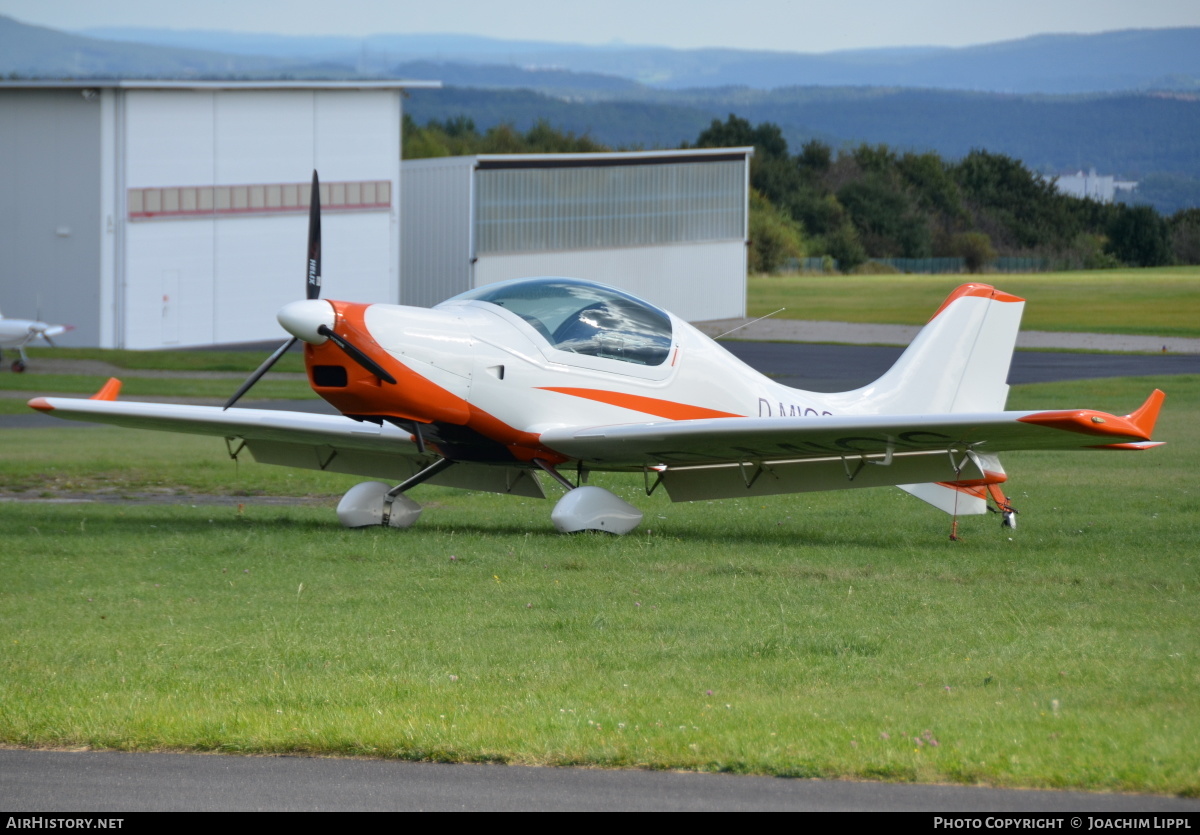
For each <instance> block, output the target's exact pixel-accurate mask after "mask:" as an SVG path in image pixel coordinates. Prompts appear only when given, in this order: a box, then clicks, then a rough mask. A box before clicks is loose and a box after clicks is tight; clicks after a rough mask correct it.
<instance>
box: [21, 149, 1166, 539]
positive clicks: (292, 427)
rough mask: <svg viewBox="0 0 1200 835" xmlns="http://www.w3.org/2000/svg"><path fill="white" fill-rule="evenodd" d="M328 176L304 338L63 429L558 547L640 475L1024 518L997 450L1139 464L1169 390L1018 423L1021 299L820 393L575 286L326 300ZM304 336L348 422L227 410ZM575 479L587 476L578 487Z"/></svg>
mask: <svg viewBox="0 0 1200 835" xmlns="http://www.w3.org/2000/svg"><path fill="white" fill-rule="evenodd" d="M320 249H321V245H320V209H319V204H318V200H317V190H316V175H315V173H314V176H313V201H312V209H311V211H310V222H309V259H308V276H307V289H308V292H307V299H306V300H303V301H296V302H292V303H291V304H288V305H287V306H285V307H284V308H283V309H282V310H280V311H279V314H278V319H279V323H280V324H281V325H282V326H283V328H284V329H285V330H286V331H288V332H289V333H290V334H291V335H292V336H291V338H290V339H289V340H288V341H287V342H285V343H284V344H283V345H282V346H281V347H280V349H279V350H278V351H276V352H275V353H274V354H273V355H272V356H271V357H269V358H268V359H267V360H266V361H265V362H264V363H263V364H262V365H261V366H260V367H259V369H258V370H257V371H255V372H254V374H252V375H251V376H250V378H249V379H248V380H247V381H246V382H245V384H243V385H242V387H241V388H240V389H239V390H238V391H237V392H236V393H235V394H234V395H233V397H231V398H230V400H229V402H228V403H227V404H226V406H225V409H219V408H216V407H202V406H185V405H172V404H154V403H126V402H120V401H118V400H117V399H116V397H117V392H118V391H119V388H120V383H119V381H117V380H115V379H114V380H110V381H109V384H107V385H106V386H105V388H104V389H102V390H101V391H100V392H99V393H97V394H96V395H95V396H94V397H93V398H92V399H88V400H83V399H66V398H51V397H39V398H36V399H34V400H31V401H30V404H29V405H30V406H32V407H33V408H35V409H39V410H41V411H44V412H46V413H48V414H52V415H55V416H57V417H63V418H70V419H75V420H87V421H95V422H101V423H112V424H116V425H119V426H130V427H139V428H147V429H160V430H166V431H172V432H188V433H195V434H205V435H216V436H221V437H224V438H225V439H226V442H227V444H228V447H229V451H230V454H231V455H233V456H235V457H236V455H237V454H238V453H239V452H240V451H241V450H242V449H249V451H250V452H251V454H252V455H253V456H254V458H255V459H256V460H257V461H260V462H264V463H269V464H282V465H287V466H293V467H307V468H310V469H320V470H330V471H334V472H342V473H353V474H359V475H364V476H370V477H375V478H381V479H387V481H386V482H383V481H369V482H364V483H361V484H358V485H356V486H355V487H353V488H351V489H350V490H349V491H348V492H347V493H346V495H345V496H344V497H343V498H342V500H341V503H340V504H339V506H338V517H339V519H340V520H341V522H342V523H343V524H344V525H346V526H348V527H362V526H368V525H386V526H391V527H399V528H403V527H407V526H409V525H411V524H413V522H415V521H416V519H417V517H418V516H419V515H420V513H421V507H420V505H418V504H417V503H416V502H415V501H413V500H412V499H411V498H409V496H408V495H406V494H407V492H408V491H409V490H410V489H411V488H413V487H415V486H416V485H418V484H422V483H425V482H428V483H430V484H438V485H444V486H449V487H459V488H465V489H470V490H485V491H492V492H497V493H512V494H517V495H523V496H536V497H544V496H545V493H544V492H543V489H542V488H543V485H542V482H541V481H540V480H539V478H538V476H537V474H538V473H539V472H541V473H544V474H545V475H547V476H548V477H549V478H550V479H551V480H552V481H554V482H557V483H558V484H559V485H560V486H561V487H562V488H563V489H564V490H565V491H566V494H565V495H564V496H563V497H562V498H561V499H559V501H558V502H557V504H556V505H555V508H554V510H553V512H552V514H551V519H552V521H553V522H554V525H555V526H556V527H557V528H558V529H559V530H560V531H563V532H571V531H578V530H600V531H607V532H610V533H627V532H629V531H631V530H633V529H634V528H635V527H636V526H637V525H638V524H639V523H640V521H641V518H642V514H641V512H640V511H638V509H637V508H636V507H634V506H633V505H631V504H629V503H628V502H625V501H624V500H622V499H620V498H618V497H617V496H616V495H614V494H613V493H611V492H609V491H607V490H604V489H602V488H600V487H596V486H589V485H587V483H586V482H587V480H588V476H589V474H591V473H593V472H598V471H616V472H630V473H641V474H642V476H643V478H644V482H645V489H646V493H647V494H650V493H652V492H654V490H655V489H657V488H658V487H659V486H661V487H662V488H663V489H665V490H666V491H667V493H668V494H669V496H670V498H671V499H672V500H674V501H691V500H697V499H723V498H733V497H739V496H764V495H770V494H779V493H798V492H804V491H810V490H837V489H845V488H854V487H878V486H884V485H898V486H900V487H901V488H902V489H904V490H906V491H908V492H909V493H911V494H913V495H915V496H917V497H919V498H921V499H924V500H925V501H927V502H929V503H930V504H932V505H934V506H935V507H938V508H940V509H942V510H944V511H946V512H948V513H951V514H954V515H956V516H957V515H967V514H978V513H985V512H986V511H987V509H988V506H989V501H990V502H991V503H994V504H995V506H996V507H995V509H996V510H998V511H1000V512H1001V513H1002V514H1003V520H1004V523H1005V524H1007V525H1009V526H1012V525H1013V524H1014V523H1015V520H1014V516H1013V513H1014V510H1013V508H1012V506H1011V505H1010V504H1009V501H1008V499H1007V498H1006V497H1005V496H1004V493H1003V492H1002V491H1001V488H1000V485H1001V484H1003V483H1004V482H1005V481H1006V476H1005V472H1004V468H1003V467H1002V466H1001V464H1000V459H999V455H1000V453H1003V452H1007V451H1009V450H1020V449H1042V450H1047V449H1060V450H1066V449H1101V450H1140V449H1145V448H1147V447H1152V446H1157V445H1158V444H1156V443H1155V442H1154V441H1152V440H1151V434H1152V432H1153V429H1154V424H1155V421H1156V419H1157V417H1158V413H1159V410H1160V408H1161V406H1162V403H1163V399H1164V397H1165V395H1164V394H1163V393H1162V392H1161V391H1157V390H1155V391H1154V392H1153V393H1152V394H1151V395H1150V397H1149V398H1148V399H1147V400H1146V402H1145V403H1144V404H1143V405H1142V406H1141V407H1140V408H1139V409H1137V410H1136V411H1134V412H1132V413H1131V414H1128V415H1125V416H1117V415H1110V414H1106V413H1104V412H1098V411H1093V410H1089V409H1068V410H1055V411H1020V412H1013V411H1004V404H1005V400H1006V398H1007V394H1008V385H1007V383H1006V379H1007V377H1008V369H1009V363H1010V361H1011V359H1012V351H1013V346H1014V344H1015V341H1016V336H1017V330H1018V327H1019V324H1020V320H1021V312H1022V309H1023V307H1024V302H1023V300H1022V299H1019V298H1017V297H1016V296H1012V295H1009V294H1007V293H1004V292H1001V291H999V290H996V289H994V288H993V287H990V286H988V285H986V284H966V285H964V286H962V287H959V288H958V289H957V290H956V291H954V293H952V294H951V295H950V297H949V298H948V299H947V300H946V301H945V303H944V304H943V305H942V306H941V307H940V308H939V309H938V311H937V312H936V313H934V315H933V318H932V319H931V320H930V321H929V324H928V325H926V326H925V328H924V329H923V330H922V331H921V332H920V333H919V334H918V335H917V337H916V339H915V340H914V341H913V342H912V344H911V345H909V347H908V349H907V350H906V351H905V352H904V354H903V355H902V356H901V357H900V359H899V360H898V361H897V362H896V364H895V365H894V366H893V367H892V368H891V370H889V371H888V372H887V373H886V374H884V375H883V376H882V377H880V378H879V379H878V380H876V381H875V382H874V383H871V384H870V385H867V386H864V387H862V388H860V389H856V390H854V391H848V392H843V393H837V394H819V393H812V392H806V391H801V390H799V389H793V388H789V387H787V386H783V385H780V384H779V383H776V382H774V381H772V380H770V379H768V378H767V377H764V376H763V375H761V374H759V373H758V372H756V371H754V370H753V369H751V368H750V367H749V366H747V365H745V364H744V363H742V362H741V361H740V360H738V359H736V358H735V357H734V356H732V355H731V354H729V353H728V352H727V351H725V350H724V349H723V348H722V347H720V346H719V345H717V344H716V343H715V342H713V341H712V340H711V339H709V338H708V337H707V336H704V335H703V334H701V333H700V332H699V331H698V330H696V329H695V328H693V327H692V326H690V325H689V324H687V323H686V322H684V321H682V320H680V319H678V318H676V317H675V316H672V315H671V314H669V313H667V312H665V311H663V310H660V309H658V308H657V307H655V306H654V305H652V304H649V303H647V302H645V301H642V300H641V299H637V298H635V297H633V296H631V295H629V294H627V293H625V292H623V291H621V290H617V289H614V288H611V287H605V286H602V285H599V284H595V283H592V282H588V281H580V280H577V279H569V278H531V279H522V280H517V281H508V282H503V283H498V284H490V285H486V286H484V287H480V288H477V289H475V290H471V291H469V292H467V293H463V294H462V295H459V296H456V297H454V298H452V299H449V300H448V301H445V302H442V303H441V304H439V305H437V306H436V307H434V308H432V309H426V308H416V307H406V306H401V305H389V304H358V303H354V302H342V301H326V300H322V299H320V298H319V294H320V288H321V271H320V263H321V254H320ZM297 340H300V341H302V342H303V343H304V357H305V365H306V367H307V369H308V376H309V381H310V383H311V385H312V387H313V390H314V391H316V392H317V394H319V395H320V396H321V397H323V398H324V399H325V400H327V401H328V402H329V403H331V404H333V406H335V407H336V408H337V409H338V411H340V412H341V413H342V415H341V416H332V415H313V414H306V413H298V412H278V411H265V410H254V409H230V408H229V407H230V406H232V405H233V404H234V403H235V402H236V401H237V400H238V398H240V397H241V396H242V394H244V393H245V392H246V391H247V390H248V389H249V388H250V387H251V386H252V385H253V384H254V383H255V382H256V381H257V380H258V379H259V378H260V377H261V376H262V375H263V374H264V373H266V371H267V370H268V369H269V368H270V367H271V366H272V365H273V364H274V363H275V361H276V360H277V359H278V358H279V357H280V356H282V355H283V353H284V352H285V351H287V350H288V349H289V348H290V347H291V346H292V345H293V344H294V343H295V342H296V341H297ZM568 476H572V477H573V478H569V477H568Z"/></svg>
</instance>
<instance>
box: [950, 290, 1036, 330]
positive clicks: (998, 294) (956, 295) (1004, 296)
mask: <svg viewBox="0 0 1200 835" xmlns="http://www.w3.org/2000/svg"><path fill="white" fill-rule="evenodd" d="M967 296H979V297H981V298H985V299H994V300H995V301H998V302H1023V301H1025V300H1024V299H1023V298H1021V297H1020V296H1014V295H1013V294H1012V293H1005V292H1004V291H1003V290H997V289H996V288H995V287H993V286H992V285H990V284H963V285H962V286H960V287H958V288H957V289H956V290H955V291H954V292H953V293H951V294H950V295H949V296H947V297H946V300H945V301H944V302H942V306H941V307H939V308H938V309H937V310H936V311H935V312H934V314H933V315H932V316H930V317H929V321H931V322H932V321H933V320H934V319H936V318H937V317H938V316H940V315H941V313H942V311H943V310H945V309H946V308H947V307H949V306H950V305H952V304H953V303H954V302H956V301H958V300H959V299H961V298H965V297H967Z"/></svg>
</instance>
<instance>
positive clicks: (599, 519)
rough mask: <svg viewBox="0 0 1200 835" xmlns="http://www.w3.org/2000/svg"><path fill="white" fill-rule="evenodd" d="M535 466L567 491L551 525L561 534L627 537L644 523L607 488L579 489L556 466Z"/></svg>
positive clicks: (535, 461) (539, 462)
mask: <svg viewBox="0 0 1200 835" xmlns="http://www.w3.org/2000/svg"><path fill="white" fill-rule="evenodd" d="M533 463H534V464H536V465H537V466H538V467H539V468H541V470H542V471H543V472H545V473H546V474H548V475H549V476H550V477H551V478H553V479H554V480H555V481H557V482H558V483H559V484H561V485H562V486H563V487H565V488H566V490H567V495H565V496H563V497H562V498H561V499H559V500H558V504H556V505H555V506H554V511H553V512H552V513H551V514H550V521H551V522H553V523H554V527H555V528H557V529H558V532H559V533H576V532H578V531H603V532H604V533H612V534H626V533H629V532H630V531H631V530H633V529H634V528H636V527H637V526H638V525H640V524H641V523H642V512H641V511H640V510H638V509H637V508H636V507H634V506H633V505H631V504H630V503H629V502H627V501H624V500H623V499H619V498H617V497H616V496H615V495H613V494H612V493H610V492H609V491H607V490H605V489H604V488H603V487H591V486H586V485H585V486H583V487H576V486H575V485H573V484H571V482H569V481H567V479H565V478H563V476H562V474H560V473H559V472H558V470H556V469H554V467H553V465H551V464H549V463H547V462H545V461H542V460H541V459H540V458H535V459H534V461H533Z"/></svg>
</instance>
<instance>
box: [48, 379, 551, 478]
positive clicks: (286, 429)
mask: <svg viewBox="0 0 1200 835" xmlns="http://www.w3.org/2000/svg"><path fill="white" fill-rule="evenodd" d="M97 396H98V397H100V396H101V395H97ZM112 396H114V397H115V393H114V394H113V395H112ZM29 405H30V406H31V407H33V408H34V409H37V410H39V411H42V412H46V413H47V414H50V415H53V416H54V417H60V418H66V419H67V420H82V421H89V422H93V423H107V424H112V425H114V426H125V427H130V428H134V429H156V430H162V431H167V432H182V433H186V434H191V435H215V436H217V437H223V438H226V439H227V442H228V443H229V449H230V453H231V454H237V453H238V452H239V451H240V450H241V448H242V445H243V443H244V446H245V448H246V449H248V450H249V451H250V453H251V454H252V455H253V456H254V460H256V461H258V462H260V463H264V464H281V465H284V466H289V467H303V468H306V469H315V470H326V471H329V472H338V473H350V474H354V475H364V476H373V477H377V478H382V479H388V480H392V481H396V482H400V481H403V480H405V479H407V478H408V477H410V476H412V475H415V474H416V473H417V472H420V471H421V470H423V469H424V468H425V467H427V466H428V465H429V464H431V463H433V462H434V461H435V460H436V458H437V457H436V456H434V455H430V454H427V453H422V452H421V451H420V450H419V449H418V447H417V445H416V443H415V442H414V441H413V438H412V435H411V434H410V433H409V432H406V431H404V430H402V429H399V428H398V427H396V426H393V425H391V424H388V423H384V424H383V425H382V426H381V425H378V424H375V423H367V422H360V421H356V420H352V419H350V418H348V417H343V416H341V415H319V414H309V413H307V412H288V411H276V410H271V409H237V408H232V409H228V410H223V409H220V408H218V407H216V406H188V405H178V404H173V403H137V402H132V401H117V400H114V399H80V398H67V397H38V398H35V399H33V400H31V401H29ZM428 483H430V484H439V485H442V486H445V487H462V488H465V489H469V490H485V491H489V492H496V493H514V494H517V495H524V496H534V497H537V498H543V497H544V495H545V494H544V493H543V492H542V488H541V484H540V483H539V482H538V480H537V479H536V478H535V477H534V476H533V475H532V473H530V471H529V470H527V469H524V468H517V467H503V466H483V465H476V464H457V465H455V466H453V467H450V468H449V469H447V470H445V471H443V472H441V473H439V474H438V475H436V476H434V477H433V478H431V479H430V480H429V482H428Z"/></svg>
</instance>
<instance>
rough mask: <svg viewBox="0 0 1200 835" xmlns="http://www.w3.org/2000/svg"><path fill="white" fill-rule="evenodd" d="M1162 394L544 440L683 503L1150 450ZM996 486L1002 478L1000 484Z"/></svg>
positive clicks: (639, 426) (638, 429) (921, 479)
mask: <svg viewBox="0 0 1200 835" xmlns="http://www.w3.org/2000/svg"><path fill="white" fill-rule="evenodd" d="M1164 398H1165V395H1164V394H1163V393H1162V392H1161V391H1158V390H1156V391H1155V392H1154V393H1153V394H1152V395H1151V396H1150V398H1149V399H1147V401H1146V402H1145V404H1143V405H1142V407H1141V408H1140V409H1138V410H1137V411H1136V412H1133V413H1132V414H1129V415H1125V416H1117V415H1110V414H1107V413H1104V412H1097V411H1093V410H1089V409H1076V410H1063V411H1045V412H990V413H980V414H936V415H859V416H836V415H825V416H820V417H796V418H783V417H779V418H711V419H702V420H686V421H653V422H649V423H635V424H620V425H614V426H594V427H588V428H576V427H567V428H559V429H553V430H550V431H547V432H543V433H542V436H541V441H542V443H543V444H545V445H546V446H548V447H550V448H551V449H554V450H556V451H558V452H560V453H562V454H563V455H567V456H570V457H571V458H574V459H578V460H580V461H582V462H583V463H584V465H585V466H591V467H593V468H595V469H612V470H620V469H627V470H634V469H638V470H640V469H646V468H649V470H650V471H652V472H656V473H657V474H658V475H657V478H658V479H659V480H660V481H661V482H662V484H663V485H664V486H665V487H666V489H667V491H668V492H669V493H670V494H671V498H672V499H674V500H676V501H690V500H695V499H710V498H728V497H731V496H737V495H768V494H772V493H791V492H804V491H807V490H831V489H839V488H848V487H876V486H883V485H894V484H917V483H925V482H946V481H960V482H961V481H971V480H986V479H988V478H989V477H992V476H990V475H989V462H990V461H994V460H995V458H994V455H995V454H996V453H1000V452H1006V451H1010V450H1021V449H1028V450H1067V449H1144V448H1146V447H1150V446H1157V444H1156V443H1155V442H1154V441H1152V440H1151V439H1150V435H1151V433H1152V431H1153V429H1154V423H1155V421H1156V420H1157V417H1158V412H1159V410H1160V408H1161V406H1162V402H1163V399H1164ZM993 478H994V477H993Z"/></svg>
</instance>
